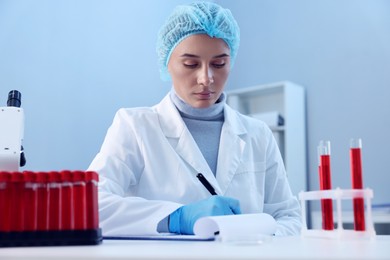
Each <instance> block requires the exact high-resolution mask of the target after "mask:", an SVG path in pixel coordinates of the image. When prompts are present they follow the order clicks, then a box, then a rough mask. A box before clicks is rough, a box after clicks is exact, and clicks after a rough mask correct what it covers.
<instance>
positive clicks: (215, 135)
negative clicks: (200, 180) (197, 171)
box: [170, 88, 226, 175]
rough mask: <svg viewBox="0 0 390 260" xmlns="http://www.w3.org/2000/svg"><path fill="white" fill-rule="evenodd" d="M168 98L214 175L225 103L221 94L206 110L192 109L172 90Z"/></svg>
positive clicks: (223, 95) (224, 98)
mask: <svg viewBox="0 0 390 260" xmlns="http://www.w3.org/2000/svg"><path fill="white" fill-rule="evenodd" d="M170 97H171V100H172V102H173V103H174V104H175V106H176V107H177V109H178V110H179V113H180V115H181V117H182V118H183V120H184V123H185V124H186V125H187V128H188V130H189V131H190V132H191V134H192V137H193V138H194V140H195V142H196V144H197V145H198V147H199V149H200V151H201V152H202V154H203V157H204V158H205V159H206V161H207V163H208V165H209V167H210V169H211V171H212V172H213V173H214V175H216V173H217V161H218V149H219V139H220V136H221V129H222V125H223V122H224V114H223V107H224V105H225V102H226V97H225V94H224V93H222V95H221V96H220V98H219V99H218V101H217V102H216V103H215V104H214V105H212V106H211V107H208V108H193V107H191V106H190V105H188V104H187V103H185V102H184V101H183V100H182V99H181V98H180V97H179V96H178V95H177V94H176V92H175V90H174V89H173V88H172V90H171V93H170Z"/></svg>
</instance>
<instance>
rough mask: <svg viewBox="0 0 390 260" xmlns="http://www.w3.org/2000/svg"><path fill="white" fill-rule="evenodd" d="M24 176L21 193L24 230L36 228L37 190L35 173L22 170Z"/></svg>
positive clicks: (34, 229)
mask: <svg viewBox="0 0 390 260" xmlns="http://www.w3.org/2000/svg"><path fill="white" fill-rule="evenodd" d="M23 175H24V177H25V188H24V193H23V198H24V199H23V204H24V230H26V231H36V230H37V223H38V222H37V218H38V216H37V205H38V203H37V202H38V191H37V183H36V179H37V174H36V173H35V172H32V171H25V172H23Z"/></svg>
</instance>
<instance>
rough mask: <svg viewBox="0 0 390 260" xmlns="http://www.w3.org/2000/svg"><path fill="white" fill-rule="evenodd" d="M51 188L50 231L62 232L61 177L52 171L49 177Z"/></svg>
mask: <svg viewBox="0 0 390 260" xmlns="http://www.w3.org/2000/svg"><path fill="white" fill-rule="evenodd" d="M48 186H49V230H50V231H55V230H61V229H62V226H61V223H62V222H61V210H62V203H61V202H62V200H61V175H60V173H59V172H56V171H51V172H49V176H48Z"/></svg>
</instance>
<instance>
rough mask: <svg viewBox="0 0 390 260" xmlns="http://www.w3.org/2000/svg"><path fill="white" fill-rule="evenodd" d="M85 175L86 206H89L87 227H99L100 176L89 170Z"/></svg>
mask: <svg viewBox="0 0 390 260" xmlns="http://www.w3.org/2000/svg"><path fill="white" fill-rule="evenodd" d="M85 174H86V176H85V183H86V192H87V195H86V196H87V197H86V207H87V229H97V228H99V209H98V181H99V176H98V174H97V173H96V172H93V171H87V172H86V173H85Z"/></svg>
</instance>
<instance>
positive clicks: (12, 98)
mask: <svg viewBox="0 0 390 260" xmlns="http://www.w3.org/2000/svg"><path fill="white" fill-rule="evenodd" d="M21 104H22V94H21V93H20V92H19V91H17V90H11V91H10V92H9V93H8V100H7V106H8V107H20V105H21Z"/></svg>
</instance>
